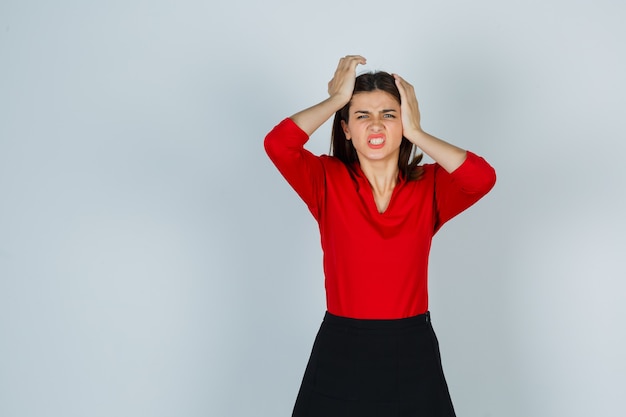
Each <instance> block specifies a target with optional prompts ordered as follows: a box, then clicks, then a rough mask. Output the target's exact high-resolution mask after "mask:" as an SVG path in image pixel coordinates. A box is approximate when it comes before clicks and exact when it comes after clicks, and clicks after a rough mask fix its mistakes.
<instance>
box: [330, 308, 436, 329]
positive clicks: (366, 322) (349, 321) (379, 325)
mask: <svg viewBox="0 0 626 417" xmlns="http://www.w3.org/2000/svg"><path fill="white" fill-rule="evenodd" d="M429 323H430V311H427V312H426V313H424V314H418V315H417V316H412V317H406V318H401V319H382V320H379V319H354V318H350V317H342V316H335V315H334V314H331V313H329V312H328V311H327V312H326V314H324V324H330V325H337V326H343V327H349V328H354V329H406V328H409V327H415V326H420V325H424V324H429Z"/></svg>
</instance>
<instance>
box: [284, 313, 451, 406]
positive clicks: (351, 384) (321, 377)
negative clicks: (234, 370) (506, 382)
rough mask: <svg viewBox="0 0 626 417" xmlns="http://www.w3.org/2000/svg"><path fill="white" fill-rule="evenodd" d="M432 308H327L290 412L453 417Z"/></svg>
mask: <svg viewBox="0 0 626 417" xmlns="http://www.w3.org/2000/svg"><path fill="white" fill-rule="evenodd" d="M454 416H455V413H454V408H453V406H452V401H451V400H450V394H449V392H448V386H447V384H446V381H445V378H444V375H443V370H442V367H441V357H440V353H439V344H438V342H437V337H436V336H435V332H434V331H433V328H432V325H431V322H430V314H429V313H426V314H421V315H419V316H415V317H410V318H406V319H398V320H357V319H350V318H345V317H338V316H334V315H332V314H330V313H328V312H327V313H326V315H325V316H324V321H323V322H322V325H321V327H320V330H319V332H318V334H317V337H316V339H315V343H314V344H313V350H312V352H311V357H310V359H309V362H308V364H307V367H306V371H305V374H304V378H303V380H302V385H301V387H300V392H299V393H298V398H297V399H296V404H295V407H294V410H293V414H292V417H454Z"/></svg>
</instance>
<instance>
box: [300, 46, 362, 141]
mask: <svg viewBox="0 0 626 417" xmlns="http://www.w3.org/2000/svg"><path fill="white" fill-rule="evenodd" d="M359 64H365V58H363V57H362V56H360V55H348V56H346V57H344V58H341V59H340V60H339V65H338V66H337V70H336V71H335V75H334V76H333V79H332V80H330V81H329V82H328V94H330V97H328V98H327V99H326V100H324V101H322V102H321V103H318V104H316V105H314V106H312V107H309V108H308V109H305V110H302V111H299V112H298V113H296V114H294V115H293V116H291V120H293V121H294V122H295V124H297V125H298V126H299V127H300V129H302V130H303V131H304V132H306V134H307V135H309V136H311V135H312V134H313V132H315V130H317V128H319V127H320V126H321V125H322V124H323V123H324V122H326V120H328V119H329V118H330V117H331V116H332V115H333V114H335V112H336V111H338V110H340V109H341V108H342V107H343V106H345V105H346V104H348V103H349V102H350V100H351V99H352V92H353V91H354V83H355V80H356V66H357V65H359Z"/></svg>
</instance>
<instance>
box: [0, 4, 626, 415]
mask: <svg viewBox="0 0 626 417" xmlns="http://www.w3.org/2000/svg"><path fill="white" fill-rule="evenodd" d="M625 9H626V6H624V3H623V2H622V1H618V0H615V1H610V0H594V1H571V0H569V1H566V0H560V1H555V0H553V1H549V0H548V1H546V0H542V1H529V0H525V1H496V0H476V1H472V2H469V1H460V0H458V1H438V2H434V1H431V2H425V1H404V2H402V1H400V2H381V1H367V0H363V1H358V2H357V1H336V0H332V1H330V0H323V1H322V0H316V1H308V2H300V1H276V0H273V1H265V2H255V1H252V0H247V1H230V2H212V1H193V0H178V1H147V0H146V1H140V0H123V1H122V0H119V1H108V2H104V1H100V2H92V1H78V0H76V1H71V0H59V1H56V2H47V1H43V0H41V1H34V0H22V1H15V0H2V2H1V3H0V415H2V416H3V417H18V416H19V417H26V416H59V417H61V416H63V417H71V416H81V417H82V416H190V417H191V416H242V417H243V416H287V415H290V412H291V408H292V405H293V401H294V399H295V396H296V392H297V389H298V386H299V383H300V378H301V376H302V373H303V371H304V366H305V363H306V360H307V358H308V354H309V352H310V348H311V344H312V341H313V338H314V335H315V332H316V331H317V328H318V326H319V323H320V321H321V318H322V315H323V311H324V293H323V278H322V271H321V251H320V247H319V237H318V234H317V230H316V224H315V222H314V220H313V219H312V217H311V216H310V214H309V213H308V211H307V210H306V207H305V206H304V204H303V203H302V202H301V201H300V200H299V199H298V197H297V196H296V194H295V193H294V192H293V191H292V190H291V189H290V188H289V186H288V185H287V184H286V183H285V181H284V180H283V179H282V178H281V177H280V175H279V174H278V172H277V171H276V169H275V168H274V167H273V166H272V165H271V164H270V162H269V160H268V159H267V157H266V156H265V154H264V152H263V148H262V140H263V137H264V135H265V134H266V133H267V132H268V131H269V130H270V129H271V128H272V127H273V126H274V125H275V124H276V123H278V122H279V121H280V120H281V119H282V118H283V117H286V116H288V115H290V114H292V113H294V112H296V111H297V110H300V109H301V108H304V107H307V106H309V105H312V104H314V103H316V102H317V101H319V100H321V99H323V98H324V97H325V95H326V83H327V81H328V80H329V79H330V77H331V76H332V73H333V71H334V68H335V66H336V63H337V61H338V59H339V57H341V56H343V55H346V54H349V53H359V54H362V55H364V56H366V57H367V58H368V60H369V61H368V65H367V67H366V68H365V69H383V70H388V71H392V72H398V73H399V74H401V75H403V76H404V77H405V78H406V79H407V80H409V81H410V82H411V83H413V84H414V85H415V88H416V91H417V94H418V99H419V100H420V105H421V109H422V119H423V126H424V128H425V129H426V130H427V131H429V132H431V133H433V134H435V135H437V136H440V137H442V138H444V139H446V140H448V141H450V142H453V143H455V144H457V145H459V146H462V147H465V148H468V149H471V150H473V151H475V152H477V153H479V154H481V155H483V156H485V157H486V158H487V159H488V160H489V161H490V162H491V163H492V165H494V167H495V168H496V169H497V172H498V184H497V186H496V188H495V189H494V190H493V191H492V192H491V193H490V194H489V195H488V196H487V197H486V198H485V199H484V200H482V201H481V202H479V203H478V204H477V205H476V206H474V207H473V208H471V209H470V210H469V211H468V212H466V213H464V214H463V215H461V216H460V217H458V218H456V219H454V220H453V221H452V222H450V223H449V224H448V225H447V226H446V227H445V228H444V229H443V230H442V231H441V232H440V233H439V234H438V235H437V236H436V238H435V241H434V244H433V253H432V257H431V285H430V286H431V310H432V311H433V318H434V324H435V328H436V330H437V332H438V335H439V339H440V343H441V348H442V354H443V360H444V367H445V371H446V375H447V378H448V382H449V385H450V389H451V392H452V396H453V399H454V402H455V405H456V408H457V412H458V415H459V416H467V417H474V416H476V417H479V416H480V417H487V416H508V417H521V416H532V417H542V416H554V417H561V416H569V417H573V416H581V417H582V416H622V415H623V395H624V392H626V383H625V378H626V359H625V356H624V352H625V351H626V336H625V334H624V333H625V331H624V323H625V322H626V303H625V302H624V301H626V296H625V291H626V284H625V283H624V278H625V277H626V262H625V258H626V251H625V249H626V237H625V236H626V221H625V217H624V213H625V212H626V210H625V209H626V196H625V192H624V190H625V183H626V174H625V173H624V169H623V160H624V152H625V151H626V145H625V141H626V128H625V127H624V115H625V110H626V48H624V41H626V26H625V25H624V21H625V17H626V13H625ZM328 136H329V126H328V124H327V125H325V126H324V127H323V128H322V129H320V130H319V131H318V133H316V134H315V135H314V136H313V138H312V141H311V143H310V149H311V150H313V151H314V152H317V153H321V152H326V151H327V149H328V144H329V139H328Z"/></svg>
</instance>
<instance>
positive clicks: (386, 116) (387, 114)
mask: <svg viewBox="0 0 626 417" xmlns="http://www.w3.org/2000/svg"><path fill="white" fill-rule="evenodd" d="M383 117H384V118H385V119H395V118H396V116H395V115H393V114H391V113H385V114H384V115H383Z"/></svg>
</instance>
